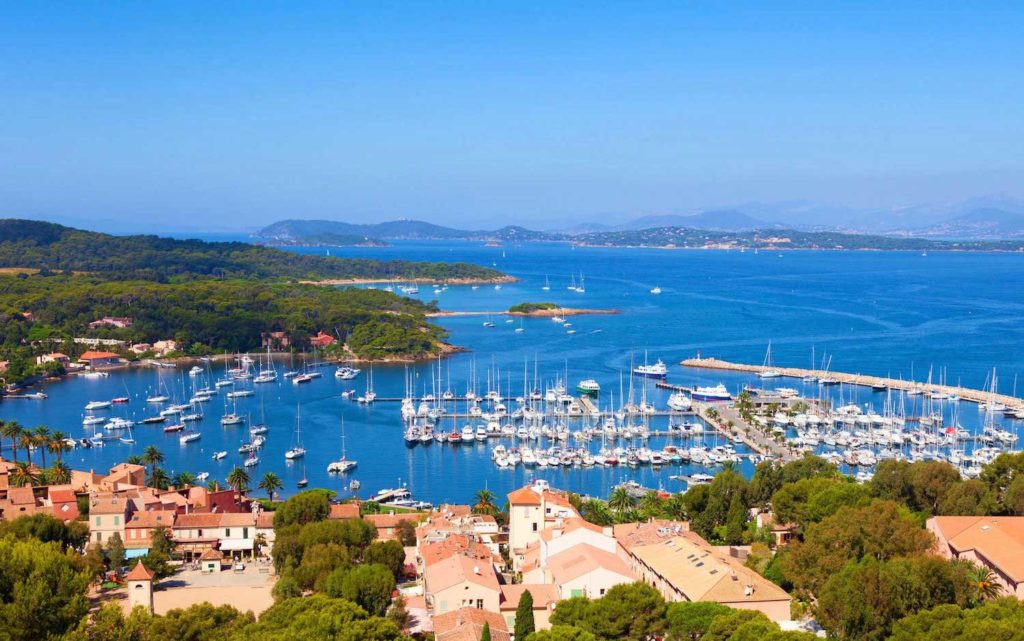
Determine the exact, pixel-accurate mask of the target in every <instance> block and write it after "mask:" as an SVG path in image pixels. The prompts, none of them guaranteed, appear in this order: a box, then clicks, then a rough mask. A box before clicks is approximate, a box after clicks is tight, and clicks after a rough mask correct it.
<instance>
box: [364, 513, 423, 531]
mask: <svg viewBox="0 0 1024 641" xmlns="http://www.w3.org/2000/svg"><path fill="white" fill-rule="evenodd" d="M421 516H422V515H421V514H419V513H416V512H410V513H404V514H367V515H366V516H364V517H363V520H364V521H366V522H367V523H369V524H371V525H373V527H375V528H382V527H397V526H398V524H399V523H401V522H402V521H409V522H410V523H413V524H414V525H415V524H416V523H417V522H418V521H419V519H420V517H421Z"/></svg>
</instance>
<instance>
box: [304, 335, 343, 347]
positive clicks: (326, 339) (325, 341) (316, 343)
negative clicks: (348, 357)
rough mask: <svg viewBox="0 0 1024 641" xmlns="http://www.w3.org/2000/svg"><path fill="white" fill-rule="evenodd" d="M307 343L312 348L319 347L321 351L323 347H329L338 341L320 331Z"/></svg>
mask: <svg viewBox="0 0 1024 641" xmlns="http://www.w3.org/2000/svg"><path fill="white" fill-rule="evenodd" d="M309 342H310V344H311V345H312V346H313V347H319V348H321V349H323V348H324V347H329V346H331V345H333V344H335V343H337V342H338V341H337V339H335V338H334V337H333V336H331V335H330V334H325V333H323V331H320V332H317V334H316V336H314V337H313V338H311V339H309Z"/></svg>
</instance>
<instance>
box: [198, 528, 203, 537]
mask: <svg viewBox="0 0 1024 641" xmlns="http://www.w3.org/2000/svg"><path fill="white" fill-rule="evenodd" d="M199 538H203V531H202V530H199Z"/></svg>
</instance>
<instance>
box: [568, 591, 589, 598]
mask: <svg viewBox="0 0 1024 641" xmlns="http://www.w3.org/2000/svg"><path fill="white" fill-rule="evenodd" d="M570 596H573V597H578V596H586V594H584V593H583V590H573V591H572V594H571V595H570Z"/></svg>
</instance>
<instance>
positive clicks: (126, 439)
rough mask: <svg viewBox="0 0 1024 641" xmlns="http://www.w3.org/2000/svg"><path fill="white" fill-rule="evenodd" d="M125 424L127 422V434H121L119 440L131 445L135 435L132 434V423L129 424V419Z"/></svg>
mask: <svg viewBox="0 0 1024 641" xmlns="http://www.w3.org/2000/svg"><path fill="white" fill-rule="evenodd" d="M127 424H128V436H122V437H121V442H122V443H125V444H127V445H132V444H134V443H135V437H134V436H132V424H131V421H127Z"/></svg>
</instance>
